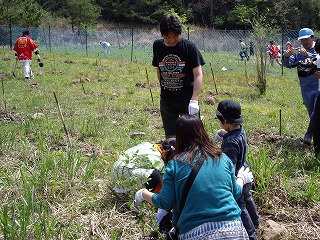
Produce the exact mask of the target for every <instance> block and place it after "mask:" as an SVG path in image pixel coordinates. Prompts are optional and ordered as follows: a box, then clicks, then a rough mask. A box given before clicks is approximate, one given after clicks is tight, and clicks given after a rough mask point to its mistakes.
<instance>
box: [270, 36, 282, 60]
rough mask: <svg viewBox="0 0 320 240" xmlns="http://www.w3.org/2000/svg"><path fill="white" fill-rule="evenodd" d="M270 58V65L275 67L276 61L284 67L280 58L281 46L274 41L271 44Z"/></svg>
mask: <svg viewBox="0 0 320 240" xmlns="http://www.w3.org/2000/svg"><path fill="white" fill-rule="evenodd" d="M269 43H270V44H269V46H268V48H269V56H270V65H271V66H274V61H276V62H277V63H278V64H279V65H280V66H281V65H282V63H281V62H279V58H280V56H281V54H280V46H277V45H276V44H275V43H274V41H270V42H269Z"/></svg>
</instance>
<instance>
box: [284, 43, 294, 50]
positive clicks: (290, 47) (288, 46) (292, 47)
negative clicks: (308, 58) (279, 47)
mask: <svg viewBox="0 0 320 240" xmlns="http://www.w3.org/2000/svg"><path fill="white" fill-rule="evenodd" d="M286 45H287V51H289V50H291V49H294V46H293V45H292V43H291V42H289V41H288V42H287V43H286Z"/></svg>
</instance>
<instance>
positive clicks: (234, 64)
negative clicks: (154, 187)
mask: <svg viewBox="0 0 320 240" xmlns="http://www.w3.org/2000/svg"><path fill="white" fill-rule="evenodd" d="M113 54H114V56H110V57H109V56H108V57H107V58H104V57H102V56H98V55H99V54H97V56H95V57H89V58H87V57H85V56H79V55H73V54H72V53H66V54H62V53H61V54H60V53H48V52H43V53H42V58H43V59H44V63H45V66H44V68H39V67H38V66H37V65H36V62H34V63H32V67H33V71H34V74H35V77H36V78H35V80H34V82H36V83H37V85H31V84H30V83H27V82H25V81H24V80H23V75H22V71H23V70H22V66H21V65H18V67H17V69H16V74H17V75H18V77H17V78H14V77H13V76H12V70H13V67H14V59H13V57H11V56H12V53H11V52H9V51H6V50H3V52H1V60H0V74H1V79H2V80H3V84H4V95H3V94H2V91H1V94H0V96H1V97H0V107H1V119H0V160H1V167H0V194H1V200H2V201H1V204H0V220H1V222H0V229H1V232H0V238H3V239H80V238H81V239H139V237H141V236H143V235H147V234H149V232H150V231H151V230H153V229H155V227H154V225H153V220H154V214H155V209H154V208H153V207H151V206H150V205H148V204H144V205H143V209H144V211H151V213H152V214H151V215H150V216H149V215H144V214H140V215H136V214H135V213H134V212H132V211H131V210H130V204H131V201H132V196H133V193H131V194H129V195H128V196H117V195H116V194H115V193H114V192H113V191H112V184H111V183H112V179H111V177H112V170H111V169H112V165H113V163H114V162H115V161H116V160H117V158H118V155H119V153H121V152H123V151H125V150H126V149H128V148H130V147H132V146H134V145H136V144H138V143H140V142H142V141H149V142H157V141H159V140H162V139H163V138H164V131H163V129H162V122H161V117H160V112H159V86H158V82H157V78H156V71H155V69H154V68H153V67H152V66H151V56H149V55H150V54H149V55H148V54H147V55H146V57H145V58H143V60H142V61H136V59H138V57H136V56H138V55H136V56H135V57H134V61H133V62H130V61H128V60H130V59H127V60H125V59H124V58H121V56H122V53H120V52H118V53H114V52H113ZM123 54H125V53H123ZM126 54H128V53H126ZM203 55H204V58H205V60H206V62H207V64H206V65H205V67H204V83H203V91H202V94H201V97H200V107H201V115H203V117H204V120H203V121H204V124H205V128H206V130H207V131H208V132H209V134H210V135H211V136H212V137H213V136H214V135H215V132H216V131H217V130H218V129H219V121H218V120H217V119H216V117H215V109H216V107H217V104H214V105H210V104H207V103H206V100H207V98H208V97H215V98H216V99H217V101H220V100H222V99H226V98H232V99H234V100H236V101H239V102H240V103H241V105H242V108H243V117H244V120H245V122H244V127H245V129H246V132H247V136H248V144H249V149H248V151H249V152H248V161H249V163H250V165H251V169H252V171H253V173H254V175H255V193H254V197H255V199H256V202H257V204H258V207H259V212H260V213H261V214H262V215H263V214H269V213H270V212H271V213H272V214H274V215H275V216H277V219H276V220H280V221H281V220H283V221H288V219H287V218H280V217H279V214H277V213H278V212H279V209H281V211H283V209H285V211H288V212H287V213H288V215H290V214H289V213H290V211H291V209H290V208H289V207H288V206H290V205H294V206H298V207H301V208H308V209H309V211H311V210H312V209H317V208H319V201H320V200H319V194H318V193H319V178H320V175H319V165H320V164H319V162H318V161H317V160H315V159H314V156H313V151H312V148H311V147H307V146H304V145H303V144H302V143H301V142H300V140H299V138H301V137H302V136H303V134H304V132H305V130H306V128H307V124H308V118H307V111H306V109H305V107H304V106H303V104H302V100H301V94H300V88H299V83H298V80H297V77H296V72H295V70H289V69H284V75H283V76H282V74H281V68H280V67H279V66H274V67H273V68H271V67H269V68H268V75H267V82H268V85H267V91H266V94H265V95H259V91H258V89H257V88H256V87H255V86H254V84H256V83H257V80H256V74H255V65H254V59H251V60H250V61H249V62H248V63H247V65H246V67H247V73H248V74H247V78H246V75H245V71H244V66H245V65H244V62H243V61H240V60H239V57H238V55H237V54H216V53H204V54H203ZM8 56H10V60H9V61H8V59H7V57H8ZM113 57H115V58H113ZM210 62H211V63H212V68H213V71H214V76H215V81H216V85H217V89H218V93H219V94H218V95H214V94H213V93H215V88H214V83H213V79H212V73H211V69H210V65H209V63H210ZM222 67H226V68H227V69H228V71H227V72H221V71H220V69H221V68H222ZM146 69H147V71H148V75H149V79H150V82H151V86H152V87H151V91H152V94H153V98H154V101H152V99H151V96H150V90H149V89H148V88H146V87H143V86H145V85H146V83H147V78H146ZM80 78H81V79H82V80H83V82H82V83H80ZM53 92H56V94H57V98H58V101H59V103H60V106H61V110H62V114H63V116H64V120H65V125H66V126H67V129H68V131H69V133H70V136H71V141H72V146H68V139H67V136H66V134H65V132H64V128H63V125H62V122H61V120H60V118H59V112H58V107H57V104H56V102H55V99H54V95H53ZM4 100H5V102H6V105H4ZM280 110H281V127H280ZM36 113H42V114H44V116H42V117H40V118H34V117H33V115H34V114H36ZM280 130H281V136H280ZM134 132H145V133H146V134H145V136H143V137H140V138H136V139H132V138H130V136H131V134H132V133H134ZM279 199H280V200H279ZM300 216H301V214H300ZM291 220H292V222H295V224H298V223H299V221H297V219H295V218H292V219H291ZM302 221H303V217H302V218H301V217H300V222H302ZM305 221H307V220H305ZM314 221H316V220H314ZM292 231H293V235H294V234H295V233H294V230H292ZM315 232H316V231H315ZM296 236H298V233H296Z"/></svg>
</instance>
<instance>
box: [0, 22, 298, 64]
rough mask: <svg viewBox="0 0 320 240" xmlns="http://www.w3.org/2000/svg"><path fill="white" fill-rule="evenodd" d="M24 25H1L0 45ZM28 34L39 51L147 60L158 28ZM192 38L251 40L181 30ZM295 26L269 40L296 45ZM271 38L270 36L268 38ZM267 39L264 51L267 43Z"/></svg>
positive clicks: (236, 34) (203, 45) (225, 42)
mask: <svg viewBox="0 0 320 240" xmlns="http://www.w3.org/2000/svg"><path fill="white" fill-rule="evenodd" d="M23 30H24V29H23V28H20V27H14V26H0V45H1V46H2V48H10V49H12V48H13V45H14V42H15V40H16V39H17V38H18V37H19V36H21V34H22V32H23ZM29 30H30V37H31V38H32V39H33V40H34V41H35V42H36V43H37V44H38V46H39V49H40V51H48V52H63V53H72V54H77V55H81V56H88V57H97V56H104V55H105V57H110V58H114V59H119V60H122V61H137V62H142V63H147V64H150V63H151V60H152V44H153V42H154V40H155V39H157V38H160V37H161V36H160V31H159V29H157V28H154V29H148V30H144V29H133V28H132V29H110V30H87V29H76V30H66V29H58V28H54V29H53V28H50V27H49V28H48V29H29ZM182 35H183V36H184V37H185V38H188V39H190V40H191V41H193V42H194V43H195V44H196V45H197V46H198V48H199V49H200V51H202V52H204V53H221V54H223V53H238V52H239V50H240V45H239V40H240V39H241V40H242V41H244V42H245V43H246V44H249V42H251V41H253V40H252V31H249V30H213V29H190V28H188V29H187V30H186V31H185V32H183V34H182ZM297 37H298V31H296V30H275V31H274V32H273V33H272V40H273V41H274V42H275V43H276V44H278V45H280V46H281V47H282V49H283V48H285V44H286V42H287V41H290V42H291V43H292V44H293V45H294V46H299V45H300V43H299V41H298V40H297ZM270 40H271V39H270ZM268 44H269V43H268V42H266V51H267V50H268V49H267V45H268Z"/></svg>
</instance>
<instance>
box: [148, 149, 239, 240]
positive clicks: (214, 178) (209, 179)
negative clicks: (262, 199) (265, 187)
mask: <svg viewBox="0 0 320 240" xmlns="http://www.w3.org/2000/svg"><path fill="white" fill-rule="evenodd" d="M195 161H197V160H195ZM191 169H192V166H191V165H190V164H187V163H185V162H182V161H177V160H174V159H173V160H171V161H169V163H168V165H167V167H166V170H165V173H164V178H163V186H162V190H161V192H160V193H158V194H154V195H153V196H152V203H153V205H154V206H156V207H157V208H162V209H166V210H169V209H171V208H173V213H174V215H173V223H174V226H176V227H177V228H178V229H179V232H180V233H181V234H183V233H186V232H188V231H190V230H191V229H193V228H195V227H197V226H199V225H201V224H203V223H206V222H220V221H232V220H241V218H240V214H241V210H240V208H239V207H238V204H237V202H236V199H238V198H239V197H240V196H241V194H242V187H241V186H240V185H239V184H237V182H236V176H235V173H234V172H235V171H234V166H233V163H232V161H231V160H230V159H229V158H228V157H227V156H226V155H225V154H222V155H221V156H220V157H219V158H218V159H216V160H214V159H213V158H211V157H210V158H208V159H206V160H205V161H204V163H203V165H202V167H201V169H200V171H199V173H198V175H197V177H196V179H195V180H194V182H193V184H192V186H191V189H190V192H189V194H188V197H187V200H186V203H185V206H184V208H183V211H182V213H181V215H180V218H179V221H178V222H177V214H176V213H177V212H178V211H179V207H180V201H181V196H182V193H183V189H184V186H185V183H186V181H187V179H188V176H189V174H190V172H191Z"/></svg>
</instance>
